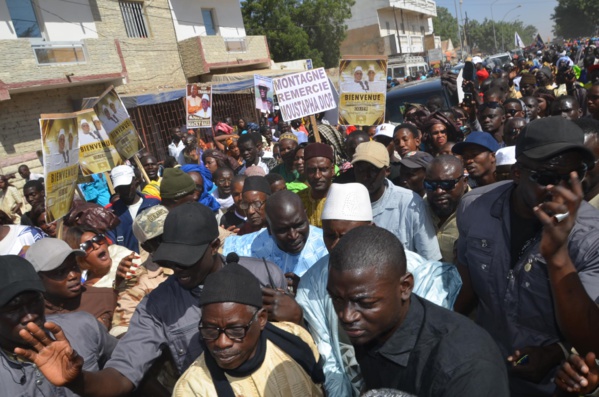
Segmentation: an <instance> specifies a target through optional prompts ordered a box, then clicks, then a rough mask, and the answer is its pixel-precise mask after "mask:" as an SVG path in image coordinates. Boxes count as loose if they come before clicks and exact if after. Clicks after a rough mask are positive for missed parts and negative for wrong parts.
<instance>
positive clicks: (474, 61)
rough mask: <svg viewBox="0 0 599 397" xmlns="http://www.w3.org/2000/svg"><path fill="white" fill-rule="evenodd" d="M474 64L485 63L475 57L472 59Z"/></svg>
mask: <svg viewBox="0 0 599 397" xmlns="http://www.w3.org/2000/svg"><path fill="white" fill-rule="evenodd" d="M472 63H473V64H475V65H476V64H477V63H483V59H482V58H481V57H473V58H472Z"/></svg>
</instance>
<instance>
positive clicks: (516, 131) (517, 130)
mask: <svg viewBox="0 0 599 397" xmlns="http://www.w3.org/2000/svg"><path fill="white" fill-rule="evenodd" d="M521 130H522V128H512V129H511V130H509V131H508V133H509V135H510V136H517V135H518V134H520V131H521Z"/></svg>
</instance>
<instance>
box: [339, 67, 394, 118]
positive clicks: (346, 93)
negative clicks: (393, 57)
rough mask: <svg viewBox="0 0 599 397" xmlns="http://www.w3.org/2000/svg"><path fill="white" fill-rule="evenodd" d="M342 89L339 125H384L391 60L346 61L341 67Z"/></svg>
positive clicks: (340, 84) (340, 81)
mask: <svg viewBox="0 0 599 397" xmlns="http://www.w3.org/2000/svg"><path fill="white" fill-rule="evenodd" d="M339 87H340V91H341V92H340V93H339V124H342V125H378V124H382V123H384V120H385V100H386V98H387V60H385V59H342V60H341V62H340V64H339Z"/></svg>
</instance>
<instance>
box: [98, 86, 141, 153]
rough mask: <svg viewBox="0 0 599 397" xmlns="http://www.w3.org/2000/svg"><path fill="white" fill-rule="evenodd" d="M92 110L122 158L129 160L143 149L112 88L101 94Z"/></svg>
mask: <svg viewBox="0 0 599 397" xmlns="http://www.w3.org/2000/svg"><path fill="white" fill-rule="evenodd" d="M93 110H94V112H95V113H96V115H97V116H98V118H99V119H100V122H101V123H102V128H104V131H105V132H106V133H108V137H109V138H110V141H111V142H112V144H113V145H114V147H115V149H116V151H117V152H118V153H119V154H120V156H121V157H122V158H124V159H130V158H131V157H133V156H134V155H135V154H136V153H137V152H139V151H140V150H141V149H143V148H144V144H143V142H142V141H141V139H140V137H139V134H138V133H137V131H136V130H135V127H134V126H133V123H132V122H131V118H130V117H129V112H127V109H126V108H125V105H123V102H122V101H121V98H119V95H118V94H117V93H116V91H115V90H114V89H113V88H112V87H111V88H109V89H108V90H106V91H104V93H102V95H101V96H100V98H99V99H98V101H97V102H96V103H95V104H94V107H93Z"/></svg>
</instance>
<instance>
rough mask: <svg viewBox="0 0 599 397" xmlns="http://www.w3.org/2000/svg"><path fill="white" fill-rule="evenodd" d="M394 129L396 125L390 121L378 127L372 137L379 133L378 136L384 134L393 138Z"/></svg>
mask: <svg viewBox="0 0 599 397" xmlns="http://www.w3.org/2000/svg"><path fill="white" fill-rule="evenodd" d="M394 130H395V126H394V125H393V124H389V123H385V124H381V125H378V126H377V127H376V131H375V133H374V135H373V136H372V137H373V138H374V137H376V136H377V135H378V136H381V135H382V136H386V137H388V138H393V131H394Z"/></svg>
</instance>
